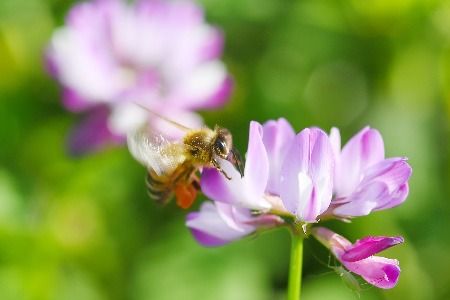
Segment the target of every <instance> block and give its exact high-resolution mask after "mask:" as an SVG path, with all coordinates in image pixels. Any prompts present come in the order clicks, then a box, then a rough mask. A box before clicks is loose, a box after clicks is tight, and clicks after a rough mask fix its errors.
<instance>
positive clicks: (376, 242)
mask: <svg viewBox="0 0 450 300" xmlns="http://www.w3.org/2000/svg"><path fill="white" fill-rule="evenodd" d="M403 241H404V240H403V238H402V237H401V236H395V237H388V236H369V237H365V238H363V239H360V240H357V241H356V242H355V243H354V244H353V245H352V246H351V247H350V248H348V249H346V251H345V253H344V254H343V255H342V256H341V259H342V260H345V261H348V262H354V261H358V260H362V259H365V258H368V257H370V256H372V255H374V254H377V253H378V252H381V251H383V250H386V249H387V248H390V247H392V246H395V245H398V244H401V243H403Z"/></svg>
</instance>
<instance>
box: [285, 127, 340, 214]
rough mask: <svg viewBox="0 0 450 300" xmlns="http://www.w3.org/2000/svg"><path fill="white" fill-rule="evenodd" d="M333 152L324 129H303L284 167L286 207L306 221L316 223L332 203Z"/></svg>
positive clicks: (295, 139) (291, 148)
mask: <svg viewBox="0 0 450 300" xmlns="http://www.w3.org/2000/svg"><path fill="white" fill-rule="evenodd" d="M333 166H334V162H333V153H332V150H331V145H330V143H329V141H328V136H327V135H326V133H325V132H323V131H322V130H319V129H316V128H312V129H308V128H307V129H304V130H302V131H301V132H300V133H299V134H298V135H297V136H296V137H295V138H294V140H293V142H292V145H291V147H290V149H289V151H288V153H287V155H286V158H285V160H284V163H283V166H282V168H281V182H280V190H281V191H280V195H281V199H282V201H283V204H284V206H285V207H286V208H287V209H288V210H289V211H290V212H292V213H294V214H296V215H297V217H298V218H299V219H300V220H302V221H307V222H314V221H315V220H316V218H317V216H318V215H319V214H320V213H322V212H324V211H325V210H326V209H327V208H328V206H329V205H330V202H331V195H332V183H333Z"/></svg>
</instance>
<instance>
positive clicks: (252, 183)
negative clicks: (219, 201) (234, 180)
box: [244, 121, 269, 196]
mask: <svg viewBox="0 0 450 300" xmlns="http://www.w3.org/2000/svg"><path fill="white" fill-rule="evenodd" d="M262 130H263V129H262V126H261V124H259V123H258V122H255V121H252V122H250V132H249V140H248V149H247V159H246V162H245V170H244V180H245V182H246V184H247V187H248V191H249V193H250V194H252V195H255V196H257V195H263V194H264V191H265V189H266V186H267V180H268V179H269V160H268V158H267V152H266V149H265V147H264V144H263V140H262V133H263V131H262Z"/></svg>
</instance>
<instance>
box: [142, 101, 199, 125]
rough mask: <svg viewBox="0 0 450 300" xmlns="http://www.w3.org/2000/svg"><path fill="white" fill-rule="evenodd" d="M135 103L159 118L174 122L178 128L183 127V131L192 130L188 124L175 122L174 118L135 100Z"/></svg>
mask: <svg viewBox="0 0 450 300" xmlns="http://www.w3.org/2000/svg"><path fill="white" fill-rule="evenodd" d="M134 104H136V105H137V106H139V107H140V108H142V109H144V110H146V111H148V112H149V113H151V114H152V115H155V116H157V117H158V118H160V119H162V120H164V121H166V122H167V123H170V124H172V125H173V126H175V127H177V128H178V129H181V130H183V131H189V130H192V129H191V128H189V127H186V126H184V125H182V124H180V123H177V122H175V121H173V120H170V119H169V118H167V117H165V116H163V115H161V114H159V113H157V112H155V111H153V110H151V109H150V108H148V107H145V106H144V105H142V104H140V103H137V102H134Z"/></svg>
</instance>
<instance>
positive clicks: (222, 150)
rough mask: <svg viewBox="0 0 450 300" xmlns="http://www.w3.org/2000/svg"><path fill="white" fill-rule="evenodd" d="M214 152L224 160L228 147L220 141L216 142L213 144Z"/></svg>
mask: <svg viewBox="0 0 450 300" xmlns="http://www.w3.org/2000/svg"><path fill="white" fill-rule="evenodd" d="M214 151H215V152H216V154H217V155H219V156H220V157H222V158H226V157H227V156H228V147H227V145H226V143H225V141H224V140H222V139H217V140H216V142H215V143H214Z"/></svg>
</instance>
